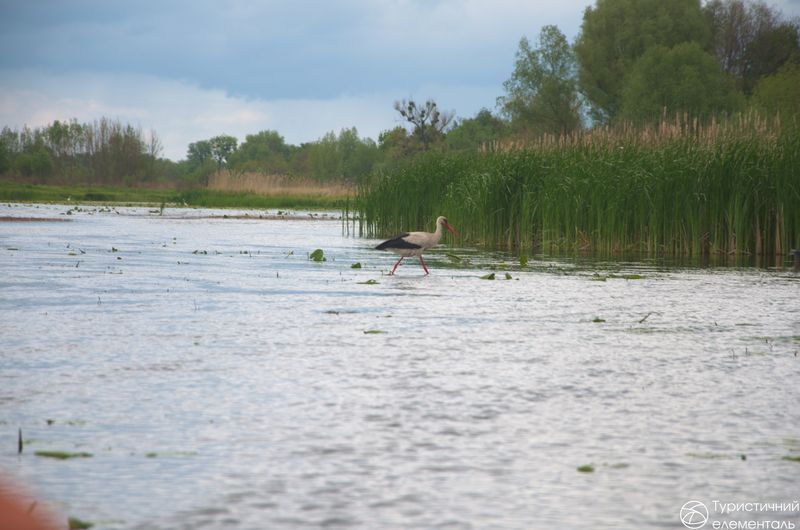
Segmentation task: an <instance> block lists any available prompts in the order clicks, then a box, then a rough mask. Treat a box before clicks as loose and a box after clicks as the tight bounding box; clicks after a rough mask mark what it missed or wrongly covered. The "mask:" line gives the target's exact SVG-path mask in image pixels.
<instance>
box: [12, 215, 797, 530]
mask: <svg viewBox="0 0 800 530" xmlns="http://www.w3.org/2000/svg"><path fill="white" fill-rule="evenodd" d="M0 217H3V218H5V217H18V218H28V219H30V218H42V219H50V220H45V221H40V222H36V221H30V220H28V221H27V222H8V221H6V222H0V271H1V272H2V275H1V276H0V335H1V337H2V339H1V340H2V347H1V348H0V473H1V474H2V476H4V477H7V478H11V479H13V481H14V482H15V483H17V484H23V485H25V486H26V487H27V488H28V489H30V490H31V491H32V493H33V494H34V495H35V496H36V497H37V498H38V499H39V500H40V502H42V503H44V504H47V505H48V506H50V507H51V508H53V509H55V510H57V511H58V512H59V513H62V514H64V517H65V518H66V516H67V515H70V516H74V517H79V518H80V519H83V520H86V521H91V522H94V523H95V525H96V526H95V527H96V528H112V529H137V528H141V529H144V528H148V529H150V528H158V529H162V528H163V529H172V528H248V529H249V528H252V529H260V528H364V529H371V528H386V529H392V528H397V529H400V528H408V529H411V528H413V529H417V528H448V529H450V528H453V529H461V528H464V529H466V528H476V529H477V528H507V529H529V528H609V529H612V528H613V529H620V528H630V529H637V528H651V527H664V528H683V526H682V525H681V522H680V518H679V513H680V510H681V507H682V506H683V505H684V503H686V502H687V501H690V500H698V501H702V502H704V503H705V504H707V505H708V506H709V508H711V507H712V505H713V501H715V500H716V501H719V502H734V503H746V502H764V503H775V502H777V503H781V502H789V501H796V500H797V493H798V487H797V486H798V479H797V477H798V473H800V463H798V462H797V461H796V460H797V458H798V457H800V409H798V407H797V403H798V398H800V385H798V381H800V357H799V356H798V355H799V353H800V297H799V296H798V295H800V289H798V287H800V276H799V275H798V273H797V272H794V271H792V270H787V269H780V268H767V269H757V268H736V267H731V268H717V267H705V268H699V267H667V266H665V265H664V264H660V263H657V262H633V261H618V262H598V261H592V260H581V261H576V260H568V259H545V258H542V257H539V258H538V259H531V260H530V262H529V264H528V266H527V267H525V268H521V267H519V265H518V263H517V262H515V260H514V259H513V257H512V256H510V255H503V254H494V253H492V254H489V253H482V252H478V251H475V250H463V249H457V248H442V249H440V250H439V251H438V252H433V253H431V254H430V255H427V254H426V262H427V263H428V266H429V268H430V270H431V274H430V276H423V274H422V273H423V271H422V269H421V267H420V266H419V262H418V260H413V259H408V260H404V262H403V264H402V265H401V266H400V267H399V269H398V273H397V275H396V276H393V277H390V276H387V275H386V272H388V270H390V269H391V266H392V265H393V264H394V261H395V259H394V257H393V256H392V255H390V254H385V253H381V252H378V251H374V250H372V247H373V246H374V245H375V243H376V241H374V240H366V239H359V238H353V237H346V236H344V235H343V234H342V224H341V221H340V220H338V219H337V216H336V215H335V214H327V215H323V214H309V213H306V212H291V214H287V212H278V211H270V212H265V211H249V212H246V211H238V212H237V211H230V210H225V211H211V210H189V209H187V210H172V209H167V210H166V211H159V209H155V210H154V209H147V208H141V209H136V208H100V207H79V208H75V207H73V206H57V205H54V206H24V205H3V206H2V207H0ZM56 219H69V221H68V222H56V221H55V220H56ZM426 228H427V227H426ZM456 229H458V226H456ZM316 249H322V251H323V256H322V258H324V259H320V260H318V261H315V260H312V259H309V257H310V255H311V254H312V253H313V252H314V251H315V250H316ZM355 264H359V265H360V268H353V266H354V265H355ZM491 273H494V278H495V279H494V280H488V279H481V278H482V277H486V276H487V275H489V274H491ZM507 278H508V279H507ZM18 429H21V430H22V434H23V441H24V449H23V451H22V453H21V454H18V439H17V438H18ZM37 452H39V453H40V454H38V455H37V454H36V453H37ZM46 452H54V453H55V454H54V453H51V454H49V455H48V454H47V453H46ZM62 457H63V458H62ZM798 516H800V512H790V511H788V512H768V513H765V512H753V511H744V512H741V513H740V512H734V513H725V514H718V513H717V514H712V517H713V518H715V519H714V520H719V521H728V520H737V519H739V520H741V519H762V520H768V519H769V520H790V521H797V518H798Z"/></svg>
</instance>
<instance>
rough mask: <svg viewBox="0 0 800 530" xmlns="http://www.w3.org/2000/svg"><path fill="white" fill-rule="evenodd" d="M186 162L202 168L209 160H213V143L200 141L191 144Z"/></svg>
mask: <svg viewBox="0 0 800 530" xmlns="http://www.w3.org/2000/svg"><path fill="white" fill-rule="evenodd" d="M186 160H188V161H189V162H190V163H191V164H192V165H193V166H195V167H199V166H202V165H203V164H205V162H206V161H207V160H211V142H209V141H208V140H200V141H199V142H193V143H190V144H189V149H188V151H187V152H186Z"/></svg>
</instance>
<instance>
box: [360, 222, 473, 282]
mask: <svg viewBox="0 0 800 530" xmlns="http://www.w3.org/2000/svg"><path fill="white" fill-rule="evenodd" d="M442 227H445V228H447V229H448V230H450V231H451V232H452V233H453V235H454V236H458V234H456V231H455V230H454V229H453V227H452V226H450V223H448V222H447V219H446V218H445V217H442V216H439V217H438V218H437V219H436V232H404V233H402V234H400V235H398V236H395V237H393V238H392V239H387V240H386V241H384V242H383V243H381V244H380V245H378V246H377V247H375V249H376V250H388V251H390V252H394V253H395V254H397V255H398V256H400V259H399V260H397V263H395V264H394V268H393V269H392V272H390V273H389V274H394V271H395V270H397V266H398V265H400V262H401V261H403V258H407V257H409V256H419V260H420V261H421V262H422V268H423V269H425V274H430V273H429V272H428V267H427V266H425V260H424V259H422V252H423V251H425V250H427V249H429V248H431V247H435V246H436V245H438V244H439V241H440V240H441V239H442Z"/></svg>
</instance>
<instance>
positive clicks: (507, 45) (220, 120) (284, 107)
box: [0, 0, 800, 160]
mask: <svg viewBox="0 0 800 530" xmlns="http://www.w3.org/2000/svg"><path fill="white" fill-rule="evenodd" d="M593 3H594V2H593V1H592V0H560V1H558V2H542V1H533V0H527V1H526V0H385V1H383V0H327V1H324V0H321V1H298V0H286V1H283V0H264V1H244V0H242V1H228V2H219V1H213V0H193V1H170V0H155V1H154V0H137V1H136V2H130V1H112V0H71V1H64V0H35V1H31V0H2V1H0V49H2V50H3V52H2V54H0V126H2V125H7V126H10V127H12V128H19V127H22V126H23V125H30V126H38V125H45V124H48V123H51V122H52V121H53V120H56V119H61V120H65V119H71V118H77V119H78V120H79V121H81V122H86V121H92V120H94V119H97V118H100V117H102V116H106V117H109V118H116V119H119V120H121V121H123V122H127V123H131V124H134V125H137V126H140V127H141V128H142V129H144V130H145V131H147V130H151V129H152V130H155V131H156V132H157V133H158V135H159V137H160V138H161V140H162V143H163V144H164V153H163V154H164V156H166V157H168V158H171V159H173V160H178V159H181V158H184V157H185V154H186V148H187V145H188V144H189V142H193V141H196V140H201V139H205V138H209V137H211V136H215V135H217V134H221V133H227V134H231V135H233V136H236V137H237V138H239V139H240V140H243V139H244V137H245V135H246V134H251V133H255V132H258V131H260V130H264V129H274V130H277V131H278V132H280V133H281V134H282V135H283V136H284V137H285V138H286V141H287V142H289V143H293V144H299V143H301V142H307V141H313V140H316V139H318V138H319V137H321V136H322V135H323V134H325V133H326V132H328V131H338V130H340V129H341V128H343V127H352V126H355V127H357V128H358V131H359V134H360V135H361V136H369V137H372V138H377V136H378V134H379V133H380V132H381V131H382V130H385V129H390V128H392V127H394V126H395V125H397V124H398V123H399V121H398V117H397V115H396V112H395V111H394V110H393V109H392V103H393V102H394V101H395V100H398V99H402V98H414V99H419V100H424V99H427V98H430V97H432V98H434V99H435V100H436V101H437V102H438V104H439V106H440V107H441V108H443V109H445V110H453V111H455V112H456V115H457V116H459V117H471V116H473V115H474V114H475V113H476V112H477V111H479V110H480V109H481V108H483V107H486V108H489V109H494V105H495V99H496V98H497V97H498V96H500V95H502V83H503V81H504V80H505V79H507V78H508V77H509V75H510V74H511V71H512V69H513V63H514V52H515V51H516V49H517V45H518V43H519V39H520V37H522V36H523V35H525V36H527V37H528V38H530V39H531V40H534V39H536V37H537V35H538V32H539V30H540V29H541V27H542V26H543V25H546V24H555V25H557V26H558V27H559V28H561V30H562V31H563V32H564V33H565V34H566V35H567V37H568V38H569V39H570V40H572V39H573V38H574V37H575V35H576V34H577V33H578V31H579V29H580V23H581V17H582V15H583V10H584V8H585V7H586V6H588V5H591V4H593ZM774 5H776V6H777V7H778V8H779V9H781V10H782V11H783V12H784V13H786V14H792V15H797V14H800V0H781V1H778V2H775V3H774Z"/></svg>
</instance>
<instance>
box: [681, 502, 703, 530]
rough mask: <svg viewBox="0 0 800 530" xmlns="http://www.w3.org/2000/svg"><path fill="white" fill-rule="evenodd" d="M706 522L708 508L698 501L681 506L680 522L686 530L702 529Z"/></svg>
mask: <svg viewBox="0 0 800 530" xmlns="http://www.w3.org/2000/svg"><path fill="white" fill-rule="evenodd" d="M707 521H708V508H706V505H705V504H703V503H702V502H700V501H689V502H687V503H686V504H684V505H683V506H681V522H682V523H683V526H685V527H686V528H693V529H694V528H702V527H703V525H705V524H706V522H707Z"/></svg>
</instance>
